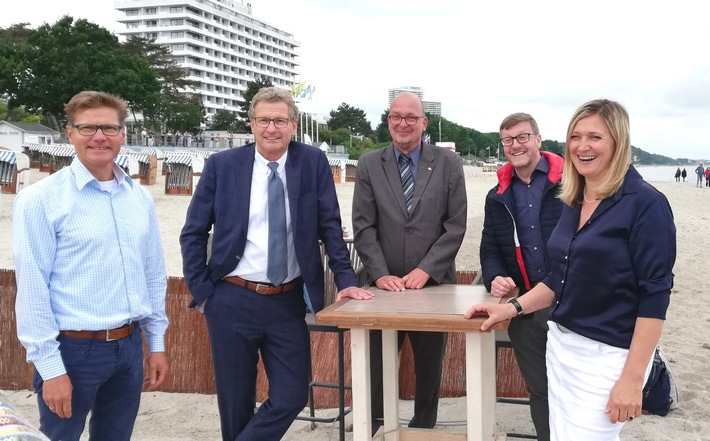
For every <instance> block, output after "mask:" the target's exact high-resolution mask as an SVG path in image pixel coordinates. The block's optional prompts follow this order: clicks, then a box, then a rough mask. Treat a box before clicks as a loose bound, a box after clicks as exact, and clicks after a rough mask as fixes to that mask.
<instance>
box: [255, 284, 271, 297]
mask: <svg viewBox="0 0 710 441" xmlns="http://www.w3.org/2000/svg"><path fill="white" fill-rule="evenodd" d="M262 290H263V292H262ZM270 290H271V287H270V286H269V285H264V284H263V283H257V284H256V289H254V291H256V292H257V293H258V294H261V295H269V294H271V291H270Z"/></svg>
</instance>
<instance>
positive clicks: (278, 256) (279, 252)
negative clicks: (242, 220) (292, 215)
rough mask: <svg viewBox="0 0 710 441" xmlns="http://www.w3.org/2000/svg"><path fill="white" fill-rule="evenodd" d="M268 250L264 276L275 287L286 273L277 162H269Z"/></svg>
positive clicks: (281, 188) (281, 190) (283, 213)
mask: <svg viewBox="0 0 710 441" xmlns="http://www.w3.org/2000/svg"><path fill="white" fill-rule="evenodd" d="M268 165H269V168H270V169H271V174H270V175H269V185H268V195H269V202H268V205H269V250H268V253H269V254H268V263H267V267H266V276H267V277H268V278H269V280H270V281H271V283H273V284H274V285H275V286H279V285H281V284H282V283H283V282H284V280H286V275H287V273H288V263H287V256H288V252H287V250H286V203H285V198H284V186H283V181H281V178H280V177H279V175H278V173H277V172H276V170H277V169H278V168H279V164H278V162H269V164H268Z"/></svg>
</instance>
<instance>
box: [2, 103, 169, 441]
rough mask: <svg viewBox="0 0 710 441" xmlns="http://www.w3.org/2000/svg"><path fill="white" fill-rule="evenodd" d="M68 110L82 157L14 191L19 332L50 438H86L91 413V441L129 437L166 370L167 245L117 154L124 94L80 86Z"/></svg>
mask: <svg viewBox="0 0 710 441" xmlns="http://www.w3.org/2000/svg"><path fill="white" fill-rule="evenodd" d="M64 108H65V110H66V112H67V119H68V123H67V127H66V130H67V138H68V140H69V142H70V143H71V144H73V145H74V148H75V150H76V157H75V158H74V160H73V161H72V163H71V165H70V166H69V167H65V168H63V169H62V170H60V171H58V172H56V173H54V174H52V175H51V176H49V177H47V178H44V179H42V180H41V181H39V182H37V183H35V184H33V185H31V186H29V187H27V188H25V189H24V190H22V191H21V192H20V193H19V194H18V195H17V197H16V199H15V208H14V214H13V216H14V220H13V253H14V257H15V271H16V277H17V301H16V313H17V336H18V338H19V339H20V342H22V345H23V346H24V347H25V349H27V361H29V362H31V363H32V364H34V368H35V370H34V381H33V385H34V389H35V392H36V393H37V403H38V406H39V420H40V430H41V431H42V432H43V433H44V434H46V435H47V436H48V437H49V438H50V439H51V440H53V441H57V440H62V441H78V440H79V438H80V437H81V434H82V432H83V431H84V426H85V422H86V418H87V415H88V414H89V413H91V420H90V422H89V432H90V438H91V439H92V440H114V441H129V440H130V439H131V433H132V432H133V425H134V422H135V419H136V415H137V414H138V406H139V404H140V399H141V390H142V389H143V386H144V378H145V386H146V387H147V389H148V390H152V389H155V388H156V387H158V386H160V384H162V383H163V381H164V380H165V378H166V376H167V373H168V360H167V357H166V356H165V343H164V335H165V330H166V328H167V327H168V319H167V316H166V314H165V290H166V274H165V262H164V258H163V247H162V244H161V240H160V234H159V230H158V224H157V220H156V214H155V207H154V205H153V200H152V199H151V196H150V193H149V192H148V191H147V190H146V189H145V187H143V186H141V185H139V183H138V182H134V181H132V180H131V178H130V177H129V176H127V175H126V174H125V172H124V171H123V170H122V169H121V168H120V167H119V166H118V165H116V163H115V162H114V159H115V158H116V156H117V155H118V153H119V151H120V149H121V146H122V145H123V143H124V141H125V137H126V135H125V132H124V122H125V120H126V117H127V116H128V111H127V104H126V102H125V101H124V100H123V99H121V98H119V97H116V96H114V95H110V94H108V93H103V92H80V93H78V94H76V95H75V96H74V97H73V98H72V99H71V100H70V101H69V103H68V104H66V105H65V106H64ZM144 335H145V339H146V342H147V344H148V350H149V352H150V355H149V356H148V364H147V367H148V372H146V373H145V375H144V372H143V336H144Z"/></svg>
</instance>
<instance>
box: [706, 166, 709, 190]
mask: <svg viewBox="0 0 710 441" xmlns="http://www.w3.org/2000/svg"><path fill="white" fill-rule="evenodd" d="M705 186H706V187H710V167H706V168H705Z"/></svg>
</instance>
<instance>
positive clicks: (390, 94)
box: [387, 86, 441, 116]
mask: <svg viewBox="0 0 710 441" xmlns="http://www.w3.org/2000/svg"><path fill="white" fill-rule="evenodd" d="M402 92H409V93H413V94H414V95H416V96H417V97H419V99H420V100H422V104H424V113H428V114H430V115H439V116H441V101H424V90H423V89H422V88H421V87H414V86H403V87H395V88H392V89H388V90H387V105H388V106H389V105H390V104H392V100H393V99H394V97H396V96H397V95H399V94H400V93H402Z"/></svg>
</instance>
